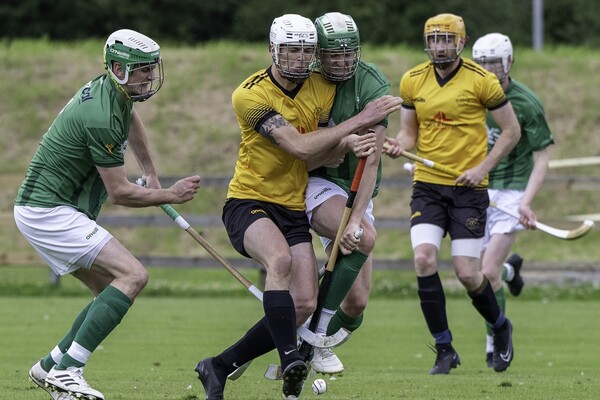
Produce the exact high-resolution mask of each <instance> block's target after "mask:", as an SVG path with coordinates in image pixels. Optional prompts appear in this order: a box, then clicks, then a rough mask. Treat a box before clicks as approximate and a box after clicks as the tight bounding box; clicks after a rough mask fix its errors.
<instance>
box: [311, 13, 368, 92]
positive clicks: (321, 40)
mask: <svg viewBox="0 0 600 400" xmlns="http://www.w3.org/2000/svg"><path fill="white" fill-rule="evenodd" d="M315 26H316V27H317V40H318V51H317V54H318V61H319V63H320V68H321V73H322V74H323V76H324V77H325V78H326V79H327V80H328V81H331V82H335V83H340V82H344V81H347V80H348V79H350V78H352V77H353V76H354V73H355V72H356V67H357V66H358V62H359V61H360V35H359V33H358V27H357V26H356V23H355V22H354V20H353V19H352V17H351V16H349V15H346V14H342V13H339V12H331V13H327V14H324V15H322V16H320V17H319V18H317V19H316V20H315Z"/></svg>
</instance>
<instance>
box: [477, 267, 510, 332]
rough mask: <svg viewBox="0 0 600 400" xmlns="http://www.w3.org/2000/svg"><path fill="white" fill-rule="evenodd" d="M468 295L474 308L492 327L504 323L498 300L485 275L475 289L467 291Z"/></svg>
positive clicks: (495, 327)
mask: <svg viewBox="0 0 600 400" xmlns="http://www.w3.org/2000/svg"><path fill="white" fill-rule="evenodd" d="M468 294H469V297H470V298H471V300H472V301H471V302H472V304H473V306H474V307H475V309H476V310H477V311H479V314H481V316H482V317H483V318H484V319H485V320H486V321H487V322H488V323H489V324H490V325H492V327H493V328H494V329H497V328H498V327H500V326H502V325H504V322H505V320H506V318H505V317H504V314H503V313H502V312H501V311H500V306H499V305H498V300H496V296H495V295H494V291H493V290H492V285H491V284H490V281H488V279H487V277H485V276H484V277H483V282H482V283H481V286H479V287H478V288H477V289H476V290H474V291H472V292H469V293H468Z"/></svg>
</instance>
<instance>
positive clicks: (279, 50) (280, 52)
mask: <svg viewBox="0 0 600 400" xmlns="http://www.w3.org/2000/svg"><path fill="white" fill-rule="evenodd" d="M270 46H271V56H272V57H273V64H274V65H275V67H276V68H277V71H278V72H279V74H280V75H281V76H282V77H284V78H285V79H287V80H289V81H291V82H294V83H301V82H302V81H304V80H305V79H306V78H308V77H309V76H310V75H311V73H312V72H311V70H310V65H311V64H312V63H313V62H314V59H315V54H316V50H317V32H316V30H315V26H314V24H313V23H312V21H311V20H309V19H308V18H305V17H302V16H300V15H297V14H286V15H283V16H281V17H278V18H275V19H274V20H273V24H272V25H271V32H270Z"/></svg>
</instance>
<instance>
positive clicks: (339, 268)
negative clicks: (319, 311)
mask: <svg viewBox="0 0 600 400" xmlns="http://www.w3.org/2000/svg"><path fill="white" fill-rule="evenodd" d="M367 258H368V256H367V255H366V254H363V253H359V252H358V251H354V252H352V253H350V254H348V255H347V256H343V257H340V258H338V260H337V262H336V263H335V268H334V270H333V275H332V276H331V283H330V284H329V291H328V292H327V296H326V297H325V301H324V304H323V308H326V309H328V310H336V309H337V308H338V307H339V305H340V304H342V300H344V297H346V294H347V293H348V291H349V290H350V288H351V287H352V284H353V283H354V280H355V279H356V277H357V276H358V273H359V272H360V268H361V267H362V266H363V264H364V263H365V261H367Z"/></svg>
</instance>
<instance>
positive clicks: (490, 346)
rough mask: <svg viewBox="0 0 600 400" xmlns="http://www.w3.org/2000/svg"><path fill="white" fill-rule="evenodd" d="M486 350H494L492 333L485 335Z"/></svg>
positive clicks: (487, 351)
mask: <svg viewBox="0 0 600 400" xmlns="http://www.w3.org/2000/svg"><path fill="white" fill-rule="evenodd" d="M485 352H486V353H493V352H494V337H493V336H490V335H485Z"/></svg>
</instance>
